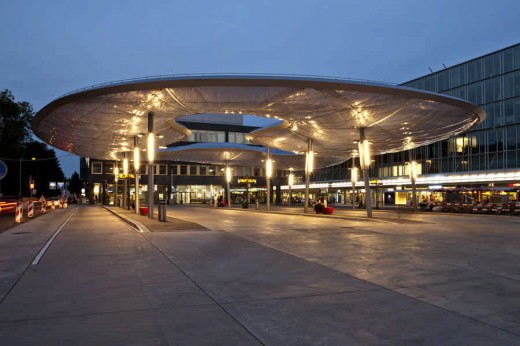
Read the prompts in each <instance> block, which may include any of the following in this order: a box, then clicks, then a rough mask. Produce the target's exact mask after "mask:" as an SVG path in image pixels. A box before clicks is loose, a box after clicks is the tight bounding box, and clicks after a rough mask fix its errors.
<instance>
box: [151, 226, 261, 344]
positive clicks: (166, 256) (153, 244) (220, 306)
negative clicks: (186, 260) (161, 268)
mask: <svg viewBox="0 0 520 346" xmlns="http://www.w3.org/2000/svg"><path fill="white" fill-rule="evenodd" d="M142 236H143V238H145V239H146V240H147V241H148V242H149V243H150V244H151V245H152V246H153V247H155V248H156V249H157V251H159V253H160V254H162V255H163V256H164V257H165V258H166V259H167V260H168V261H169V262H170V263H171V264H173V265H174V266H175V268H177V270H179V271H180V272H181V273H182V274H183V275H184V276H185V277H186V278H187V279H188V280H189V281H190V282H191V283H193V284H194V285H195V286H196V287H197V288H198V289H199V290H200V291H201V292H203V293H204V294H205V295H206V296H207V297H208V298H209V299H211V301H213V302H214V303H215V304H216V305H217V306H218V307H219V308H220V309H222V311H224V313H226V314H227V315H228V316H229V318H231V319H232V320H233V321H235V322H236V323H237V324H238V325H239V326H240V327H242V328H243V329H244V331H245V332H246V333H248V334H249V335H251V337H253V338H254V339H255V340H256V341H258V342H259V343H260V344H261V345H265V343H264V342H262V340H260V337H258V336H257V335H255V333H253V331H252V330H250V329H249V328H247V327H246V326H245V325H244V324H243V323H242V322H240V321H239V320H238V319H237V318H236V317H235V316H233V314H232V313H231V312H229V311H228V310H227V309H226V308H225V307H224V305H223V304H222V303H220V302H219V301H218V300H217V299H216V298H214V297H213V296H212V295H211V294H210V293H209V292H208V291H206V290H205V289H204V288H203V287H202V286H201V285H200V284H199V283H197V281H195V280H194V279H193V278H192V277H191V276H189V275H188V273H187V272H186V271H185V270H183V269H182V268H181V267H180V266H179V265H178V264H177V263H176V262H175V261H174V260H173V258H171V257H170V256H168V255H167V254H166V253H165V252H164V251H163V250H162V249H161V248H160V247H159V246H158V245H156V244H155V243H154V242H153V241H152V240H151V239H148V238H147V237H145V236H144V234H142Z"/></svg>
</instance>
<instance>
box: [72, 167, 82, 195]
mask: <svg viewBox="0 0 520 346" xmlns="http://www.w3.org/2000/svg"><path fill="white" fill-rule="evenodd" d="M82 186H83V185H82V182H81V180H80V179H79V174H78V172H74V173H73V174H72V176H71V177H70V179H69V191H70V192H71V193H74V194H76V196H79V195H81V187H82Z"/></svg>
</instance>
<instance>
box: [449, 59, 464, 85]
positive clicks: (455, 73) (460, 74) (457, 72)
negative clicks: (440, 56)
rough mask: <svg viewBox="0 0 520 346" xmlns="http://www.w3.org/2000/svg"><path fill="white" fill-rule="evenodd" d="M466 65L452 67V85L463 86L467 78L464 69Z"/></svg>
mask: <svg viewBox="0 0 520 346" xmlns="http://www.w3.org/2000/svg"><path fill="white" fill-rule="evenodd" d="M464 67H465V66H464V65H461V66H456V67H454V68H452V69H451V71H450V82H451V87H452V88H456V87H458V86H461V85H463V84H464V83H465V80H466V78H465V77H466V74H465V71H464Z"/></svg>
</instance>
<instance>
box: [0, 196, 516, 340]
mask: <svg viewBox="0 0 520 346" xmlns="http://www.w3.org/2000/svg"><path fill="white" fill-rule="evenodd" d="M108 209H110V210H107V209H105V208H102V207H98V206H81V207H80V208H79V209H78V210H77V211H76V212H75V214H74V215H73V216H72V218H71V219H70V221H69V222H68V223H67V225H66V226H65V227H64V228H63V229H62V231H61V233H60V234H59V235H58V236H57V237H56V239H55V240H54V242H53V243H52V245H51V246H50V247H49V248H48V250H47V252H46V253H45V255H44V256H43V257H42V260H41V261H40V263H39V264H37V265H31V262H32V259H33V258H34V256H35V255H36V253H38V251H39V250H40V248H42V246H43V244H44V243H45V242H46V241H47V240H48V239H49V238H50V237H51V236H52V234H53V233H54V232H55V231H56V230H57V229H58V228H59V227H60V225H61V224H62V223H63V222H64V221H65V220H66V219H67V218H68V217H69V215H70V213H71V212H72V209H71V208H69V209H65V210H59V211H57V212H55V213H52V214H49V215H45V216H42V217H40V218H38V219H36V220H34V221H32V222H30V223H28V224H26V225H21V226H17V227H15V228H13V229H10V230H8V231H6V232H5V233H3V234H0V280H1V281H0V294H1V296H0V298H1V300H0V345H35V344H38V345H56V344H66V345H68V344H73V345H93V344H96V345H256V344H260V345H261V344H264V345H371V344H373V345H380V344H392V345H395V344H398V345H406V344H413V345H415V344H426V345H428V344H430V345H439V344H442V345H515V344H519V345H520V293H519V292H520V267H519V266H518V263H520V261H519V260H520V257H519V256H520V248H519V247H518V245H517V244H518V243H519V240H520V232H519V230H520V227H519V225H520V218H519V217H510V216H498V217H493V216H487V215H481V216H467V215H466V216H464V215H442V214H440V215H437V214H432V213H428V214H426V213H422V214H401V213H400V214H399V215H397V214H396V213H391V212H388V213H375V216H376V220H370V221H368V220H365V219H363V218H362V217H360V216H362V214H359V215H358V214H357V213H362V211H360V212H358V211H350V213H349V211H338V212H337V213H336V215H335V217H330V216H325V215H320V216H303V215H301V212H300V211H299V210H296V209H284V208H280V209H278V210H275V211H276V213H265V212H259V211H245V210H227V209H225V208H210V207H197V208H195V207H188V206H169V207H168V219H167V220H168V221H167V222H159V221H157V220H156V219H148V218H147V217H146V216H141V215H136V214H135V213H132V212H130V211H124V210H122V209H119V208H108ZM114 213H115V214H117V215H115V214H114ZM121 218H123V219H125V220H126V221H127V222H129V223H127V222H125V221H123V220H122V219H121ZM135 222H137V223H140V224H141V225H142V226H143V228H142V229H141V230H140V231H137V230H136V227H135V226H132V225H133V224H134V223H135Z"/></svg>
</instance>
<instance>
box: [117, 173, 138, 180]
mask: <svg viewBox="0 0 520 346" xmlns="http://www.w3.org/2000/svg"><path fill="white" fill-rule="evenodd" d="M118 177H119V179H135V175H134V174H133V173H128V174H124V173H119V175H118Z"/></svg>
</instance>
